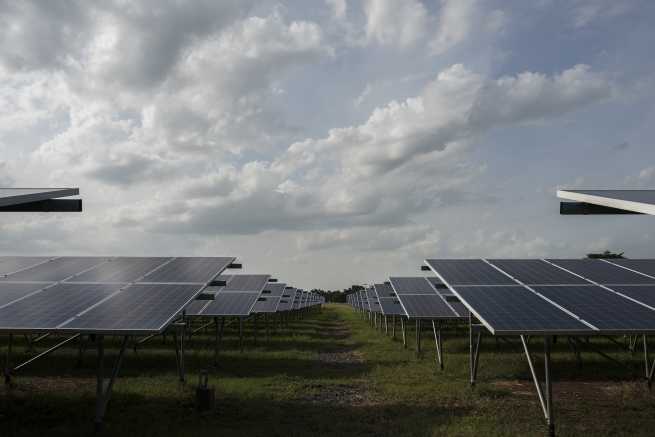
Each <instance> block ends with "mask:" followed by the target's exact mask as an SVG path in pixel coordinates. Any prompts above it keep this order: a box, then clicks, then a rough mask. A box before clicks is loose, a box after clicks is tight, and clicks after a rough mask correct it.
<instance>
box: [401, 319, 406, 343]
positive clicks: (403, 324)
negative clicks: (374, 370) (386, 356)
mask: <svg viewBox="0 0 655 437" xmlns="http://www.w3.org/2000/svg"><path fill="white" fill-rule="evenodd" d="M400 329H401V330H402V331H403V347H404V348H405V349H407V336H406V334H405V319H404V318H403V317H402V316H400Z"/></svg>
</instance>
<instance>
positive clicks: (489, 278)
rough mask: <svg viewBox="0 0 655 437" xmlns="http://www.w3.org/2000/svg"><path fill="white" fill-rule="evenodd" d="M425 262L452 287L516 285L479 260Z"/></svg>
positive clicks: (430, 260) (434, 260)
mask: <svg viewBox="0 0 655 437" xmlns="http://www.w3.org/2000/svg"><path fill="white" fill-rule="evenodd" d="M425 262H426V263H427V264H428V266H430V268H432V270H433V271H434V272H435V273H437V274H438V275H439V276H440V277H441V278H443V280H444V281H445V282H447V283H448V284H450V285H516V281H513V280H512V279H511V278H509V277H507V275H504V274H502V273H501V272H499V271H498V270H496V269H495V268H493V267H492V266H490V265H489V264H487V263H486V262H484V261H482V260H479V259H427V260H425Z"/></svg>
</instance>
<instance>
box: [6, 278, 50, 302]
mask: <svg viewBox="0 0 655 437" xmlns="http://www.w3.org/2000/svg"><path fill="white" fill-rule="evenodd" d="M48 285H51V284H47V283H46V284H25V283H23V284H7V283H0V307H1V306H3V305H7V304H8V303H10V302H13V301H15V300H16V299H20V298H21V297H25V296H27V295H28V294H30V293H33V292H35V291H37V290H40V289H42V288H45V287H47V286H48Z"/></svg>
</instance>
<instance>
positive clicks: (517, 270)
mask: <svg viewBox="0 0 655 437" xmlns="http://www.w3.org/2000/svg"><path fill="white" fill-rule="evenodd" d="M488 261H489V262H490V263H491V264H493V265H495V266H496V267H498V268H499V269H501V270H502V271H504V272H505V273H507V274H509V275H510V276H512V277H513V278H516V279H518V280H519V281H521V282H523V283H524V284H589V282H588V281H585V280H584V279H582V278H580V277H578V276H575V275H573V274H571V273H569V272H567V271H564V270H562V269H560V268H557V267H555V266H553V265H552V264H548V263H547V262H545V261H543V260H540V259H490V260H488Z"/></svg>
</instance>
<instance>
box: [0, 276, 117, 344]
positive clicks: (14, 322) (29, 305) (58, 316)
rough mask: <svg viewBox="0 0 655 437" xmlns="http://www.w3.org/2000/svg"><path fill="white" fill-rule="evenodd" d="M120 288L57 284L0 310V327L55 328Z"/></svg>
mask: <svg viewBox="0 0 655 437" xmlns="http://www.w3.org/2000/svg"><path fill="white" fill-rule="evenodd" d="M119 288H120V285H110V284H84V285H82V284H58V285H55V286H54V287H50V288H48V289H46V290H44V291H42V292H40V293H37V294H33V295H32V296H29V297H26V298H25V299H22V300H20V301H18V302H15V303H13V304H12V305H9V306H7V307H4V308H2V309H0V330H4V331H12V332H18V331H22V330H29V331H35V330H38V331H52V330H56V329H57V328H59V326H60V325H62V324H64V323H65V322H67V321H68V320H70V319H71V318H73V317H75V315H76V314H78V313H80V312H82V311H84V310H86V309H87V308H89V307H90V306H92V305H95V304H97V303H98V302H100V301H101V300H102V299H104V298H106V297H108V296H109V295H111V294H112V293H114V292H116V291H118V289H119Z"/></svg>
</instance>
